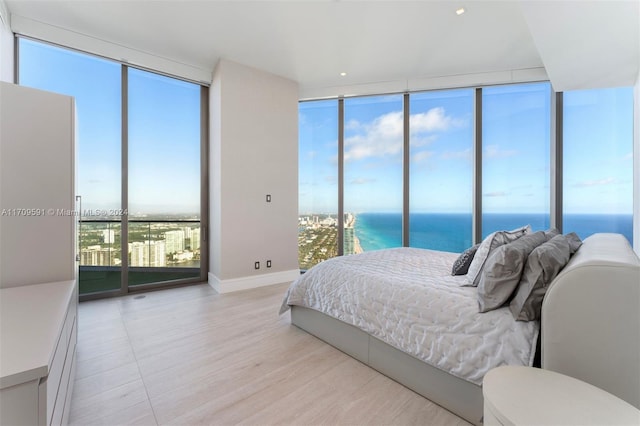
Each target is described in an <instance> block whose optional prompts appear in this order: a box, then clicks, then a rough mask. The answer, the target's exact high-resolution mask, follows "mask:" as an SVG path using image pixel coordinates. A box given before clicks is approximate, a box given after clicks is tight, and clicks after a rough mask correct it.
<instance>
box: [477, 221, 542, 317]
mask: <svg viewBox="0 0 640 426" xmlns="http://www.w3.org/2000/svg"><path fill="white" fill-rule="evenodd" d="M545 242H547V237H546V236H545V233H544V232H543V231H538V232H534V233H533V234H527V235H524V236H522V237H520V238H518V239H517V240H515V241H513V242H510V243H508V244H505V245H503V246H500V247H498V248H497V249H495V250H494V251H493V252H492V253H491V255H489V258H488V259H487V261H486V263H485V265H484V268H483V270H482V274H481V275H480V283H479V284H478V305H479V307H480V312H488V311H491V310H493V309H497V308H499V307H500V306H502V305H504V304H505V303H506V302H507V301H508V300H509V298H510V297H511V295H512V294H513V291H514V290H515V289H516V287H517V286H518V283H519V282H520V277H521V275H522V270H523V269H524V265H525V263H526V261H527V257H528V256H529V253H531V252H532V251H533V249H535V248H536V247H538V246H539V245H540V244H543V243H545Z"/></svg>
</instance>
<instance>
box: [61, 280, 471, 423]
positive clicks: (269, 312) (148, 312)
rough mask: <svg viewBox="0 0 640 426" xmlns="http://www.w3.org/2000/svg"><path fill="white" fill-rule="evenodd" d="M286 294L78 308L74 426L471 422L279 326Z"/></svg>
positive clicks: (181, 294)
mask: <svg viewBox="0 0 640 426" xmlns="http://www.w3.org/2000/svg"><path fill="white" fill-rule="evenodd" d="M286 289H287V284H282V285H275V286H270V287H263V288H260V289H255V290H248V291H243V292H237V293H231V294H224V295H219V294H216V293H215V292H214V291H213V290H212V289H211V287H209V286H208V285H207V284H203V285H197V286H191V287H184V288H179V289H171V290H163V291H156V292H151V293H146V294H144V297H143V298H140V296H141V295H137V296H135V295H130V296H126V297H122V298H116V299H106V300H98V301H91V302H83V303H81V304H80V307H79V325H78V351H77V360H78V362H77V374H76V381H75V387H74V391H73V399H72V402H71V414H70V421H71V423H72V424H75V425H92V424H101V425H109V426H112V425H125V424H126V425H165V424H170V425H173V424H176V425H178V424H179V425H192V424H219V425H226V424H247V425H250V424H254V425H265V424H304V425H315V424H328V425H333V424H350V425H353V424H362V425H373V424H380V425H383V424H384V425H405V424H406V425H409V424H416V425H466V424H467V423H466V422H465V421H464V420H462V419H460V418H458V417H456V416H455V415H453V414H451V413H450V412H448V411H446V410H445V409H443V408H441V407H439V406H438V405H436V404H434V403H432V402H430V401H429V400H427V399H424V398H423V397H421V396H419V395H417V394H416V393H414V392H412V391H410V390H408V389H407V388H405V387H403V386H401V385H399V384H397V383H396V382H394V381H392V380H391V379H389V378H387V377H385V376H383V375H382V374H380V373H378V372H376V371H375V370H373V369H371V368H369V367H367V366H365V365H364V364H362V363H360V362H358V361H356V360H354V359H353V358H351V357H349V356H347V355H345V354H343V353H342V352H340V351H338V350H337V349H334V348H333V347H331V346H329V345H328V344H326V343H324V342H322V341H320V340H318V339H316V338H315V337H313V336H311V335H309V334H307V333H306V332H304V331H302V330H300V329H298V328H297V327H295V326H292V325H291V324H290V314H289V313H287V314H285V315H282V316H278V309H279V307H280V304H281V302H282V297H283V295H284V292H285V291H286Z"/></svg>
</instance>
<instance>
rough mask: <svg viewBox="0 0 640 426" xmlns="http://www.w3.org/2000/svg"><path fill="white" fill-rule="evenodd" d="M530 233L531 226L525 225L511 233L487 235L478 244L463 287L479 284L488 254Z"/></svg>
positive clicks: (499, 232) (502, 232) (498, 232)
mask: <svg viewBox="0 0 640 426" xmlns="http://www.w3.org/2000/svg"><path fill="white" fill-rule="evenodd" d="M530 231H531V226H529V225H526V226H523V227H522V228H517V229H513V230H511V231H496V232H493V233H491V234H489V235H487V237H486V238H485V239H484V240H482V243H480V247H478V250H477V251H476V254H475V256H473V260H472V261H471V265H469V271H468V272H467V278H466V280H465V282H464V283H463V285H470V286H474V287H475V286H477V285H478V284H479V283H480V273H481V272H482V267H483V266H484V263H485V262H486V261H487V258H488V257H489V254H490V253H491V252H492V251H493V250H495V249H496V248H498V247H500V246H501V245H504V244H507V243H510V242H511V241H515V240H517V239H518V238H520V237H522V236H523V235H525V234H528V233H529V232H530Z"/></svg>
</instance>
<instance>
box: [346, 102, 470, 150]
mask: <svg viewBox="0 0 640 426" xmlns="http://www.w3.org/2000/svg"><path fill="white" fill-rule="evenodd" d="M403 120H404V114H403V112H402V111H394V112H390V113H387V114H384V115H381V116H379V117H377V118H375V119H374V120H373V121H372V122H370V123H360V122H358V121H357V120H349V121H348V122H347V123H345V129H347V130H351V131H358V132H359V133H360V134H357V135H354V136H351V137H348V138H346V139H345V141H344V144H345V154H344V159H345V161H353V160H362V159H365V158H383V157H388V156H396V155H399V154H401V153H402V148H403V130H404V122H403ZM409 123H410V129H411V143H412V145H413V146H424V145H428V144H430V143H432V142H434V141H435V140H436V139H437V136H436V135H433V134H427V133H433V132H442V131H446V130H448V129H450V128H451V127H453V126H461V125H464V121H463V120H456V119H454V118H453V117H451V116H447V115H446V112H445V109H444V108H442V107H437V108H432V109H430V110H429V111H427V112H423V113H418V114H412V115H411V116H410V117H409Z"/></svg>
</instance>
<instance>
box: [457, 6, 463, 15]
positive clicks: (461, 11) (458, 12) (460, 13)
mask: <svg viewBox="0 0 640 426" xmlns="http://www.w3.org/2000/svg"><path fill="white" fill-rule="evenodd" d="M463 13H464V7H459V8H457V9H456V15H458V16H459V15H462V14H463Z"/></svg>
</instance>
